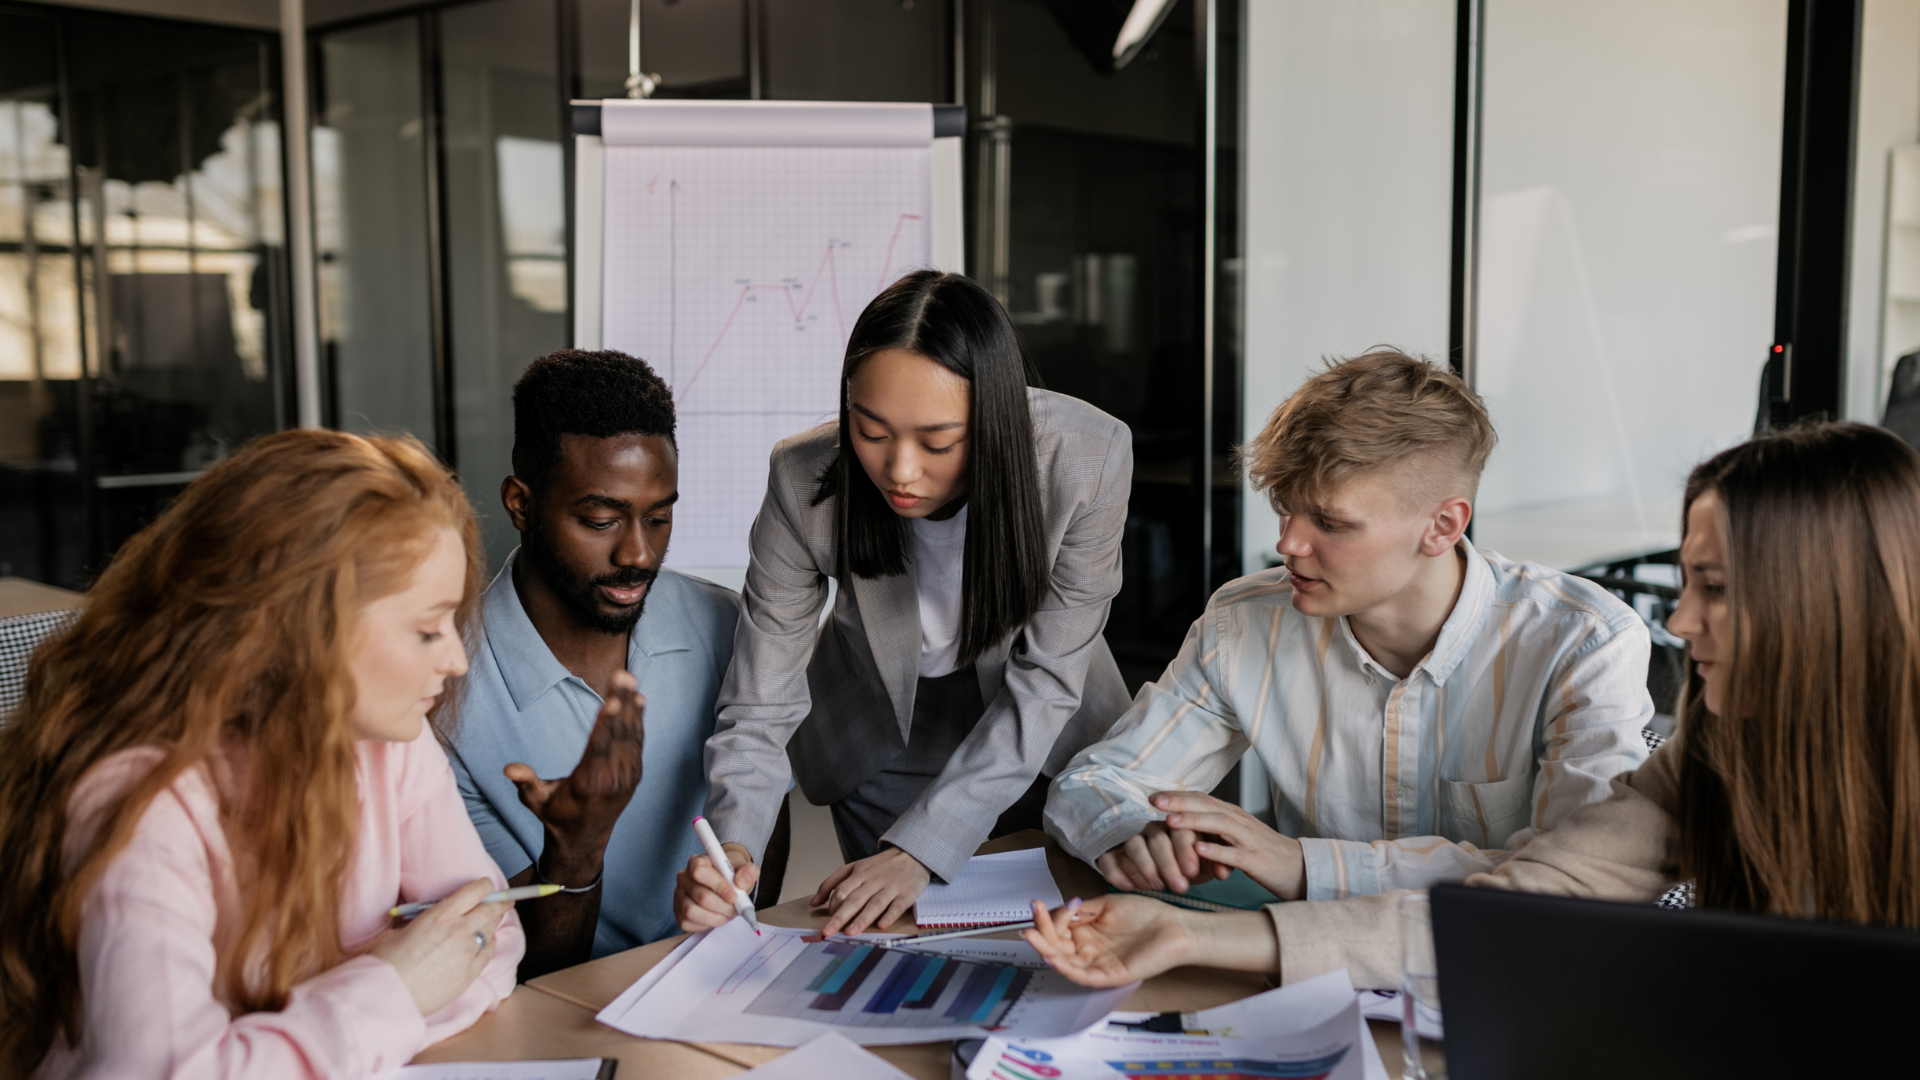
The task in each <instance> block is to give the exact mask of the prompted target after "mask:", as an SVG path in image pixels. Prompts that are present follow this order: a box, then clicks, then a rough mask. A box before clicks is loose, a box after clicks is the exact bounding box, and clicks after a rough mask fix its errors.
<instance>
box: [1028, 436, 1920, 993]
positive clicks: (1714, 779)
mask: <svg viewBox="0 0 1920 1080" xmlns="http://www.w3.org/2000/svg"><path fill="white" fill-rule="evenodd" d="M1680 558H1681V569H1682V573H1683V583H1684V584H1683V588H1682V591H1681V597H1680V603H1679V606H1678V607H1677V608H1676V609H1675V611H1674V613H1673V616H1672V618H1670V619H1669V620H1668V624H1667V625H1668V628H1669V629H1670V630H1672V631H1673V632H1674V633H1675V634H1677V635H1679V636H1680V637H1683V638H1685V639H1686V640H1687V643H1688V652H1689V659H1690V660H1691V661H1692V667H1693V672H1692V674H1691V676H1690V678H1689V680H1688V686H1687V688H1686V692H1685V695H1684V700H1683V702H1682V705H1681V720H1680V730H1679V737H1678V738H1677V739H1675V740H1674V741H1671V742H1669V743H1667V744H1666V745H1665V746H1662V747H1661V748H1660V749H1659V750H1658V751H1656V752H1655V753H1654V754H1653V756H1652V757H1651V758H1649V759H1648V760H1647V763H1646V764H1645V765H1643V766H1642V767H1640V768H1639V769H1637V770H1635V771H1633V772H1630V773H1626V774H1623V775H1621V776H1619V777H1616V778H1615V779H1614V781H1613V795H1612V796H1611V797H1610V798H1609V799H1607V800H1606V801H1605V802H1601V803H1596V804H1593V805H1591V806H1587V807H1585V808H1583V809H1581V810H1579V811H1576V812H1575V813H1574V814H1573V815H1572V816H1571V817H1570V818H1568V820H1567V821H1566V822H1565V823H1563V824H1562V825H1561V826H1560V827H1559V828H1557V829H1554V830H1553V831H1552V832H1548V833H1544V834H1542V835H1540V836H1539V837H1536V838H1535V839H1534V840H1533V841H1532V842H1531V843H1529V844H1527V845H1526V846H1525V847H1523V848H1521V849H1520V851H1519V852H1518V853H1517V854H1515V855H1514V856H1513V857H1512V858H1511V859H1509V860H1508V861H1507V862H1506V863H1504V864H1503V865H1501V866H1500V867H1499V868H1498V869H1497V870H1495V871H1494V872H1493V873H1490V874H1481V875H1477V876H1475V877H1473V878H1470V879H1468V884H1472V885H1485V886H1491V887H1496V888H1507V889H1518V890H1523V891H1527V892H1542V893H1558V894H1562V895H1568V896H1591V897H1599V898H1603V899H1615V900H1651V899H1653V898H1654V897H1657V896H1659V895H1660V893H1661V892H1662V891H1663V890H1665V889H1666V888H1668V887H1670V886H1671V885H1672V884H1674V883H1675V882H1677V881H1681V880H1688V879H1690V880H1692V881H1693V882H1694V883H1695V886H1696V889H1697V892H1696V897H1697V899H1698V902H1699V904H1700V905H1701V906H1703V907H1709V908H1719V909H1722V910H1730V911H1759V912H1772V913H1776V914H1786V915H1801V916H1808V917H1813V918H1821V919H1830V920H1837V921H1846V922H1856V923H1866V924H1871V925H1879V926H1903V927H1920V455H1916V454H1915V453H1914V451H1913V450H1912V449H1911V448H1909V447H1908V446H1907V444H1906V443H1904V442H1902V441H1901V440H1900V439H1899V438H1897V437H1895V436H1894V435H1892V434H1891V433H1889V432H1887V431H1885V430H1883V429H1880V428H1875V427H1868V426H1866V425H1863V424H1823V425H1818V426H1813V427H1807V428H1800V429H1796V430H1789V431H1786V432H1782V433H1778V434H1774V435H1769V436H1766V437H1764V438H1759V439H1755V440H1753V441H1751V442H1748V443H1744V444H1742V445H1740V446H1737V447H1734V448H1733V449H1731V450H1727V451H1725V452H1723V453H1721V454H1718V455H1716V456H1715V457H1713V458H1712V459H1711V460H1709V461H1707V462H1706V463H1705V464H1703V465H1701V466H1700V467H1699V468H1697V469H1695V470H1694V471H1693V475H1692V477H1691V478H1690V479H1689V481H1688V483H1687V491H1686V503H1685V511H1684V526H1683V541H1682V543H1681V547H1680ZM1396 900H1397V896H1396V895H1395V894H1387V895H1383V896H1371V897H1363V898H1360V899H1355V900H1341V901H1333V902H1327V903H1298V904H1276V905H1274V906H1272V907H1270V908H1268V909H1267V911H1266V912H1248V913H1236V914H1232V915H1216V914H1199V913H1194V912H1187V911H1182V910H1180V909H1178V908H1174V907H1170V906H1168V905H1165V904H1161V903H1159V902H1157V901H1153V900H1147V899H1144V898H1141V897H1129V896H1108V897H1102V898H1099V899H1095V900H1092V901H1089V902H1088V903H1087V904H1086V905H1085V906H1083V907H1081V908H1080V909H1079V919H1078V922H1074V921H1073V919H1072V917H1071V916H1070V915H1069V913H1068V912H1067V910H1066V909H1065V908H1062V909H1060V910H1058V911H1055V912H1053V913H1052V914H1051V915H1049V914H1047V913H1044V912H1042V913H1040V916H1041V922H1040V925H1039V928H1038V929H1037V930H1033V931H1028V932H1027V939H1028V940H1029V941H1031V942H1032V943H1033V945H1034V947H1035V948H1037V949H1039V950H1040V952H1041V953H1042V954H1043V955H1044V956H1046V958H1047V959H1048V961H1049V962H1050V963H1052V964H1053V965H1054V967H1056V968H1057V969H1059V970H1060V971H1061V972H1062V973H1064V974H1065V975H1067V977H1069V978H1071V979H1073V980H1075V981H1076V982H1082V983H1086V984H1088V985H1096V986H1097V985H1118V984H1120V983H1124V982H1129V981H1131V980H1134V979H1139V978H1145V977H1147V976H1149V975H1153V974H1156V973H1158V972H1160V971H1164V970H1166V969H1167V968H1170V967H1174V966H1178V965H1181V964H1201V965H1206V966H1211V967H1222V968H1241V969H1251V970H1262V971H1275V972H1278V973H1279V974H1280V975H1281V977H1282V979H1283V980H1284V981H1287V982H1294V981H1297V980H1300V979H1304V978H1310V977H1312V976H1314V975H1318V974H1321V973H1323V972H1327V971H1331V970H1333V969H1335V968H1342V967H1344V968H1347V969H1348V971H1349V973H1350V974H1351V975H1352V976H1353V980H1354V982H1355V983H1356V984H1357V985H1361V986H1381V987H1385V986H1393V985H1395V982H1396V980H1397V974H1398V971H1397V968H1398V958H1399V952H1400V950H1399V940H1398V937H1397V932H1398V920H1396V919H1394V918H1393V917H1392V912H1393V910H1394V907H1393V905H1394V904H1395V902H1396Z"/></svg>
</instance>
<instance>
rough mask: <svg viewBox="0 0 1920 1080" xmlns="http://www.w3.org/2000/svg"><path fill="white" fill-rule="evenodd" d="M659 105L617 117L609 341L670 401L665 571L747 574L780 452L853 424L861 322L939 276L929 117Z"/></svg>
mask: <svg viewBox="0 0 1920 1080" xmlns="http://www.w3.org/2000/svg"><path fill="white" fill-rule="evenodd" d="M644 104H645V106H646V107H643V108H616V107H611V106H610V107H608V108H607V109H606V110H605V111H604V113H603V116H604V123H605V139H606V170H605V176H606V181H605V183H606V187H605V210H604V216H605V234H604V235H605V238H606V239H605V245H606V246H605V250H604V254H603V274H604V281H603V286H602V288H603V297H604V301H603V303H604V309H603V313H602V317H601V318H602V345H603V347H605V348H609V349H618V350H620V351H622V352H627V353H631V354H633V355H635V356H639V357H641V358H642V359H644V360H646V361H648V362H649V363H651V364H652V365H653V366H654V368H655V370H657V371H659V372H660V374H661V376H662V377H663V378H665V379H666V380H667V381H668V383H669V384H670V385H671V386H672V387H673V393H674V400H675V403H676V405H677V408H678V425H679V431H678V443H679V448H680V502H679V504H678V505H677V506H676V508H675V510H674V536H673V546H672V549H671V551H670V553H669V555H668V561H669V565H680V566H744V565H746V563H747V531H748V527H749V526H750V525H751V523H752V521H753V516H754V514H755V513H757V512H758V510H759V508H760V503H761V500H762V498H763V497H764V495H765V494H766V479H767V456H768V454H769V452H770V451H771V450H772V449H773V445H774V443H775V442H777V441H778V440H780V439H782V438H785V437H786V436H788V435H793V434H797V433H798V432H801V431H803V430H805V429H807V428H809V427H811V426H813V425H815V424H818V423H821V422H822V421H825V420H830V419H834V418H835V417H837V416H838V410H839V403H838V394H839V378H840V367H841V361H842V358H843V356H844V354H845V349H846V342H847V335H848V332H849V331H851V330H852V328H853V324H854V321H855V320H856V319H857V318H859V315H860V312H861V311H862V310H863V309H864V308H865V307H866V305H867V303H868V301H870V300H872V299H873V297H874V296H875V295H877V294H878V293H879V292H880V291H881V290H882V289H884V288H885V287H886V286H887V285H889V284H891V283H892V282H893V281H894V280H896V279H898V278H899V277H901V276H902V275H903V274H906V273H907V272H909V271H912V270H915V269H919V268H922V267H925V266H927V265H928V264H929V259H930V252H931V241H930V236H931V229H930V222H931V217H932V209H931V194H930V193H931V177H930V168H931V158H930V154H931V145H932V139H933V122H932V113H931V110H930V107H929V106H926V105H919V106H908V105H893V104H874V105H845V104H831V105H826V104H817V103H816V104H808V105H805V106H800V105H795V106H794V107H791V108H786V109H768V108H766V106H767V105H768V104H769V103H764V102H740V103H722V102H668V103H656V102H648V103H644ZM703 142H704V143H705V144H702V143H703Z"/></svg>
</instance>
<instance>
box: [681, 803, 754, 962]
mask: <svg viewBox="0 0 1920 1080" xmlns="http://www.w3.org/2000/svg"><path fill="white" fill-rule="evenodd" d="M693 834H694V835H695V836H698V837H699V838H700V843H701V846H703V847H705V848H706V849H707V858H709V859H712V860H713V868H714V869H715V870H716V871H718V872H719V874H720V876H721V877H724V878H731V877H732V876H733V873H732V871H733V860H732V859H729V858H727V852H726V849H725V848H722V847H721V846H720V838H719V837H717V836H715V835H713V826H711V825H709V824H707V819H706V818H704V817H697V818H694V819H693ZM728 884H730V885H731V884H732V882H731V881H729V882H728ZM733 910H735V911H737V912H739V913H740V917H741V918H743V919H745V920H747V925H748V926H751V927H753V932H754V934H755V935H758V934H759V933H760V920H759V919H757V918H755V917H754V914H753V901H751V900H749V899H747V894H746V893H745V892H743V891H741V889H740V888H739V886H734V890H733Z"/></svg>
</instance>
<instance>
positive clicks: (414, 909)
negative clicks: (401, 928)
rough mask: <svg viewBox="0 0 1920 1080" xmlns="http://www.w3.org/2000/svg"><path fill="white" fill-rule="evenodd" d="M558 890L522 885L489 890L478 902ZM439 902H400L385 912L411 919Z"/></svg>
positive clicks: (557, 888)
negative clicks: (493, 890) (513, 887)
mask: <svg viewBox="0 0 1920 1080" xmlns="http://www.w3.org/2000/svg"><path fill="white" fill-rule="evenodd" d="M559 891H560V886H558V885H522V886H520V887H519V888H517V889H502V890H501V891H499V892H490V893H488V894H487V895H485V896H483V897H481V898H480V902H481V903H483V904H497V903H500V902H501V901H502V900H538V899H540V898H541V897H543V896H552V895H553V894H554V893H557V892H559ZM439 902H440V901H438V900H420V901H417V902H415V903H411V904H401V905H400V906H399V907H397V908H394V909H393V910H391V911H389V912H387V914H389V915H391V916H393V917H394V918H396V919H411V918H413V917H414V916H415V915H418V914H420V913H421V912H423V911H425V910H427V909H428V908H430V907H432V906H433V905H435V904H437V903H439Z"/></svg>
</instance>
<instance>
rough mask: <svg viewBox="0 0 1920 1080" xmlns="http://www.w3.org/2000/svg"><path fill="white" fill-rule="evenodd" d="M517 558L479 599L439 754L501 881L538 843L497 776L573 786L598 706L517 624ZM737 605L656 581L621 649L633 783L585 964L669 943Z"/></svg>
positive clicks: (689, 582)
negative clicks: (632, 733) (630, 686)
mask: <svg viewBox="0 0 1920 1080" xmlns="http://www.w3.org/2000/svg"><path fill="white" fill-rule="evenodd" d="M518 555H519V552H518V551H517V550H516V551H515V552H514V554H513V555H510V556H508V557H507V564H506V566H505V567H504V568H502V569H501V571H500V575H499V576H498V577H496V578H494V579H493V584H492V585H490V586H488V588H487V592H486V595H485V596H484V597H483V598H482V599H481V604H480V612H481V619H480V623H481V627H480V634H479V640H478V641H476V642H475V643H474V646H473V656H472V659H471V670H469V671H468V673H467V677H466V679H465V691H464V696H463V697H462V699H461V707H460V723H459V737H458V738H457V739H455V741H454V744H453V746H452V748H451V751H450V752H449V754H448V757H449V758H450V759H451V760H452V762H453V773H454V777H455V779H456V780H458V782H459V785H460V794H461V795H462V796H463V797H464V798H465V799H466V802H467V815H468V816H469V817H471V818H472V819H473V825H474V828H476V829H478V830H479V832H480V839H481V841H482V842H483V843H485V844H486V846H487V853H488V854H489V855H492V856H493V859H494V861H495V862H497V863H499V864H500V869H501V870H502V871H504V872H505V873H506V875H507V876H508V877H512V876H513V875H515V874H518V873H519V872H520V871H522V870H525V869H526V868H527V866H528V865H529V864H531V863H532V862H533V860H534V859H535V858H536V857H538V855H539V854H540V850H541V848H542V847H543V846H544V839H545V833H544V831H543V829H542V828H541V825H540V821H539V819H538V818H536V817H534V816H533V811H531V810H528V809H527V808H526V807H525V806H523V805H521V802H520V792H519V789H517V788H515V787H514V786H513V781H511V780H508V779H507V778H506V777H505V776H504V775H503V774H502V773H501V771H500V770H502V769H504V768H506V767H507V765H509V764H511V763H512V762H515V761H523V762H526V763H527V764H528V765H531V766H532V767H533V771H534V772H535V773H536V774H538V775H539V776H540V777H541V779H546V780H551V779H557V778H559V777H563V776H566V775H567V774H569V773H571V772H572V771H573V767H574V766H575V765H576V764H578V763H579V761H580V754H581V752H582V751H583V750H585V749H586V745H587V736H588V735H589V734H591V733H592V731H593V718H594V716H595V715H597V714H598V713H599V711H600V704H601V698H600V695H599V694H596V693H594V692H593V690H592V689H590V688H589V687H588V686H587V684H586V683H585V682H584V681H582V680H581V679H579V678H578V677H576V676H575V675H573V674H572V673H571V672H569V671H568V670H567V669H566V667H565V666H564V665H562V664H561V663H560V661H559V660H557V659H555V658H554V655H553V653H552V651H551V650H549V649H548V648H547V643H546V642H545V641H544V640H542V639H541V637H540V632H539V631H538V630H535V629H534V628H533V622H532V621H531V620H530V619H528V618H527V612H526V609H525V608H524V607H522V606H521V604H520V594H519V592H518V591H517V590H516V589H515V588H514V587H513V564H514V559H515V558H517V557H518ZM739 603H740V598H739V596H738V595H737V594H735V593H734V592H732V591H731V590H729V589H724V588H721V587H720V586H718V585H714V584H711V583H709V582H706V581H702V580H700V579H699V578H691V577H687V576H685V575H683V574H676V573H674V572H673V571H671V570H662V571H660V576H659V577H657V578H655V579H654V582H653V587H652V588H651V589H650V590H648V596H647V606H646V613H645V614H644V615H642V616H641V617H640V621H639V622H638V623H636V624H634V628H633V632H632V634H630V635H629V637H628V642H627V670H628V671H631V672H632V673H633V677H634V679H636V680H637V681H638V682H639V684H640V693H641V694H642V695H643V696H644V697H645V698H646V700H647V715H646V744H645V750H644V752H643V754H642V757H641V761H642V765H643V769H644V771H643V772H642V774H641V779H640V787H639V789H638V790H636V791H635V792H634V793H633V801H632V802H631V803H629V804H627V808H626V810H625V811H624V812H623V813H622V814H621V815H620V820H619V822H618V823H616V824H615V825H614V827H613V837H612V839H611V840H610V841H609V843H608V844H607V859H606V878H605V880H604V882H603V883H602V885H601V888H602V889H603V890H604V892H603V894H602V895H601V897H600V924H599V926H597V927H595V928H594V933H593V955H594V956H595V957H601V956H605V955H607V954H609V953H616V952H620V951H622V950H625V949H631V948H633V947H635V946H638V945H645V944H646V943H648V942H650V941H655V940H658V939H659V938H663V937H667V936H669V935H672V934H677V933H679V932H680V928H679V926H678V925H676V924H675V922H674V917H673V876H674V874H675V873H677V872H679V870H680V869H681V868H682V867H684V866H686V865H687V860H688V859H689V858H691V857H693V856H694V855H695V854H697V853H698V852H700V851H701V850H702V849H701V847H700V842H699V840H697V839H696V838H695V837H694V834H693V828H692V823H693V819H694V818H695V817H696V816H698V815H699V814H701V813H702V812H704V810H705V808H706V800H707V777H706V766H705V764H704V761H703V758H702V751H703V749H704V748H705V746H706V742H707V736H709V735H712V734H713V719H714V707H713V702H714V698H715V697H716V696H718V695H719V693H720V680H721V679H722V678H724V677H725V676H726V673H727V662H728V661H729V660H730V659H731V658H732V656H733V624H734V622H735V621H736V620H737V619H738V618H739V612H740V607H739ZM567 884H574V883H573V882H568V883H567ZM534 902H535V903H537V902H538V901H534Z"/></svg>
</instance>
